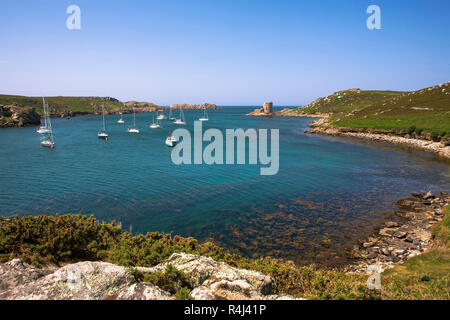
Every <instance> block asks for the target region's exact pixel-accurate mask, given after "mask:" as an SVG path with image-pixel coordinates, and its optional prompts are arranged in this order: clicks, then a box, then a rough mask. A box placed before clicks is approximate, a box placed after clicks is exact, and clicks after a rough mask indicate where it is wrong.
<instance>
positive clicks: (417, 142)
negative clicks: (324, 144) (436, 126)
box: [305, 119, 450, 159]
mask: <svg viewBox="0 0 450 320" xmlns="http://www.w3.org/2000/svg"><path fill="white" fill-rule="evenodd" d="M305 133H311V134H324V135H330V136H342V137H352V138H358V139H364V140H369V141H379V142H388V143H392V144H397V145H402V146H406V147H411V148H415V149H420V150H423V151H427V152H431V153H434V154H436V155H439V156H440V157H443V158H445V159H450V143H449V141H448V140H441V141H440V142H434V141H429V140H422V139H415V138H408V137H400V136H395V135H391V134H388V133H370V132H360V131H356V130H349V129H341V128H330V127H328V126H327V122H326V119H320V120H316V121H313V122H312V123H311V124H310V129H308V130H306V131H305Z"/></svg>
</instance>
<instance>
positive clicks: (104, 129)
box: [102, 104, 106, 131]
mask: <svg viewBox="0 0 450 320" xmlns="http://www.w3.org/2000/svg"><path fill="white" fill-rule="evenodd" d="M102 111H103V131H106V128H105V106H104V105H103V104H102Z"/></svg>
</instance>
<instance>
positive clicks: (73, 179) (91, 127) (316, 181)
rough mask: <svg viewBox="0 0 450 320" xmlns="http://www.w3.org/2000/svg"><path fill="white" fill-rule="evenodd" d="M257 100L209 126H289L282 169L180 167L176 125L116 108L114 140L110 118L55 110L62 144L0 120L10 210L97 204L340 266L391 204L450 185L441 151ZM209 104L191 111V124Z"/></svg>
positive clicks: (127, 221) (163, 225)
mask: <svg viewBox="0 0 450 320" xmlns="http://www.w3.org/2000/svg"><path fill="white" fill-rule="evenodd" d="M252 109H254V107H224V108H223V109H220V110H216V111H210V112H209V116H210V121H209V122H207V123H204V129H207V128H218V129H221V130H223V132H224V131H225V129H226V128H243V129H246V128H278V129H280V170H279V173H278V174H277V175H275V176H261V175H260V174H259V169H260V166H259V165H211V166H208V165H180V166H176V165H174V164H173V163H172V162H171V158H170V152H171V150H170V149H169V148H167V147H166V146H165V144H164V140H165V138H166V137H167V134H168V132H169V131H172V130H173V129H175V128H178V127H179V126H174V125H173V124H171V123H170V122H169V121H164V122H163V123H162V124H163V127H164V128H163V129H160V130H152V129H150V128H149V124H150V122H151V120H152V117H153V114H151V113H144V114H137V115H136V125H137V127H138V128H139V129H140V130H141V133H140V134H139V135H133V134H129V133H127V132H126V128H127V127H128V125H129V124H130V123H131V121H132V115H124V119H125V121H126V123H125V124H124V125H120V124H117V119H118V116H116V115H111V116H106V121H107V131H108V133H109V135H110V140H109V141H107V142H105V141H101V140H98V139H97V132H98V131H99V130H100V127H101V117H96V116H89V117H77V118H72V119H70V120H67V119H53V120H52V124H53V129H54V134H55V142H56V148H55V149H54V150H48V149H45V148H42V147H41V146H40V145H39V136H38V135H37V134H36V133H35V130H36V127H28V128H18V129H3V130H0V141H1V149H0V150H1V151H0V162H1V163H2V174H1V175H0V215H2V216H12V215H26V214H32V215H37V214H49V215H53V214H55V213H61V214H62V213H83V214H94V215H95V216H96V217H97V218H99V219H102V220H107V221H109V220H112V219H114V220H116V221H120V222H122V224H123V226H124V229H126V230H128V229H129V228H130V226H132V230H133V232H147V231H161V232H172V233H173V234H179V235H182V236H193V237H196V238H197V239H199V240H205V239H213V240H214V241H216V242H218V243H219V244H220V245H222V246H225V247H228V248H230V249H233V250H236V251H239V252H241V253H243V254H245V255H248V256H258V255H266V254H270V255H273V256H278V257H286V258H289V259H293V260H295V261H297V262H298V263H308V262H316V263H325V264H336V263H342V262H344V261H345V251H346V250H347V249H348V248H351V246H352V245H354V244H355V242H356V239H357V238H358V237H360V236H361V235H367V233H368V232H370V231H371V230H372V229H373V226H374V223H378V222H380V221H382V219H383V217H384V213H386V212H390V210H391V209H392V204H393V203H394V202H395V201H396V200H397V199H398V198H400V197H405V196H408V195H409V193H411V192H419V191H428V190H432V191H439V190H447V191H449V190H450V166H449V164H448V162H447V163H446V162H442V161H439V160H438V159H437V158H436V157H435V156H433V155H431V154H427V153H424V152H420V151H408V150H404V149H399V148H398V147H393V146H389V145H385V144H380V143H376V144H375V143H366V142H361V141H358V140H352V139H345V138H334V137H322V136H315V135H307V134H305V133H303V132H304V130H305V129H306V128H307V124H308V122H309V121H311V119H303V118H268V119H265V118H252V117H245V116H244V115H245V114H246V113H248V112H249V111H251V110H252ZM201 115H202V112H201V111H198V110H197V111H196V110H186V111H185V116H186V120H187V121H188V125H187V126H186V128H188V129H189V130H191V131H192V130H193V120H194V119H197V118H198V117H200V116H201Z"/></svg>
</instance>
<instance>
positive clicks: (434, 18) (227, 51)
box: [0, 0, 450, 105]
mask: <svg viewBox="0 0 450 320" xmlns="http://www.w3.org/2000/svg"><path fill="white" fill-rule="evenodd" d="M71 4H76V5H78V6H79V7H80V8H81V30H72V31H71V30H68V29H67V28H66V19H67V17H68V16H69V15H68V14H67V13H66V8H67V7H68V6H69V5H71ZM370 4H376V5H378V6H380V8H381V25H382V29H381V30H368V29H367V28H366V19H367V17H368V16H369V15H368V14H367V13H366V8H367V7H368V6H369V5H370ZM449 13H450V2H449V1H447V0H442V1H440V0H429V1H406V0H405V1H402V0H390V1H378V0H372V1H363V0H347V1H335V0H328V1H327V0H322V1H319V0H315V1H313V0H305V1H301V0H292V1H289V0H273V1H267V0H258V1H256V0H180V1H175V0H154V1H134V0H128V1H121V0H120V1H119V0H116V1H112V0H109V1H106V0H70V1H65V0H53V1H51V0H34V1H22V0H2V1H1V2H0V43H1V50H0V93H7V94H20V95H32V96H41V95H72V96H87V95H89V96H113V97H116V98H118V99H121V100H123V101H127V100H139V101H152V102H155V103H158V104H162V105H168V104H171V103H201V102H211V103H216V104H218V105H259V104H261V103H262V102H263V101H266V100H270V101H273V102H274V104H276V105H302V104H306V103H308V102H310V101H311V100H313V99H315V98H316V97H318V96H324V95H328V94H330V93H331V92H334V91H337V90H342V89H346V88H353V87H359V88H362V89H392V90H415V89H420V88H423V87H427V86H431V85H434V84H437V83H441V82H446V81H449V80H450V79H449V75H450V59H449V52H450V41H449V34H450V19H448V16H449Z"/></svg>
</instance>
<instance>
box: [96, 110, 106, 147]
mask: <svg viewBox="0 0 450 320" xmlns="http://www.w3.org/2000/svg"><path fill="white" fill-rule="evenodd" d="M102 113H103V115H102V117H103V130H101V131H100V132H99V133H98V134H97V136H98V138H99V139H101V140H108V138H109V136H108V134H107V133H106V127H105V106H104V105H103V104H102Z"/></svg>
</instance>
